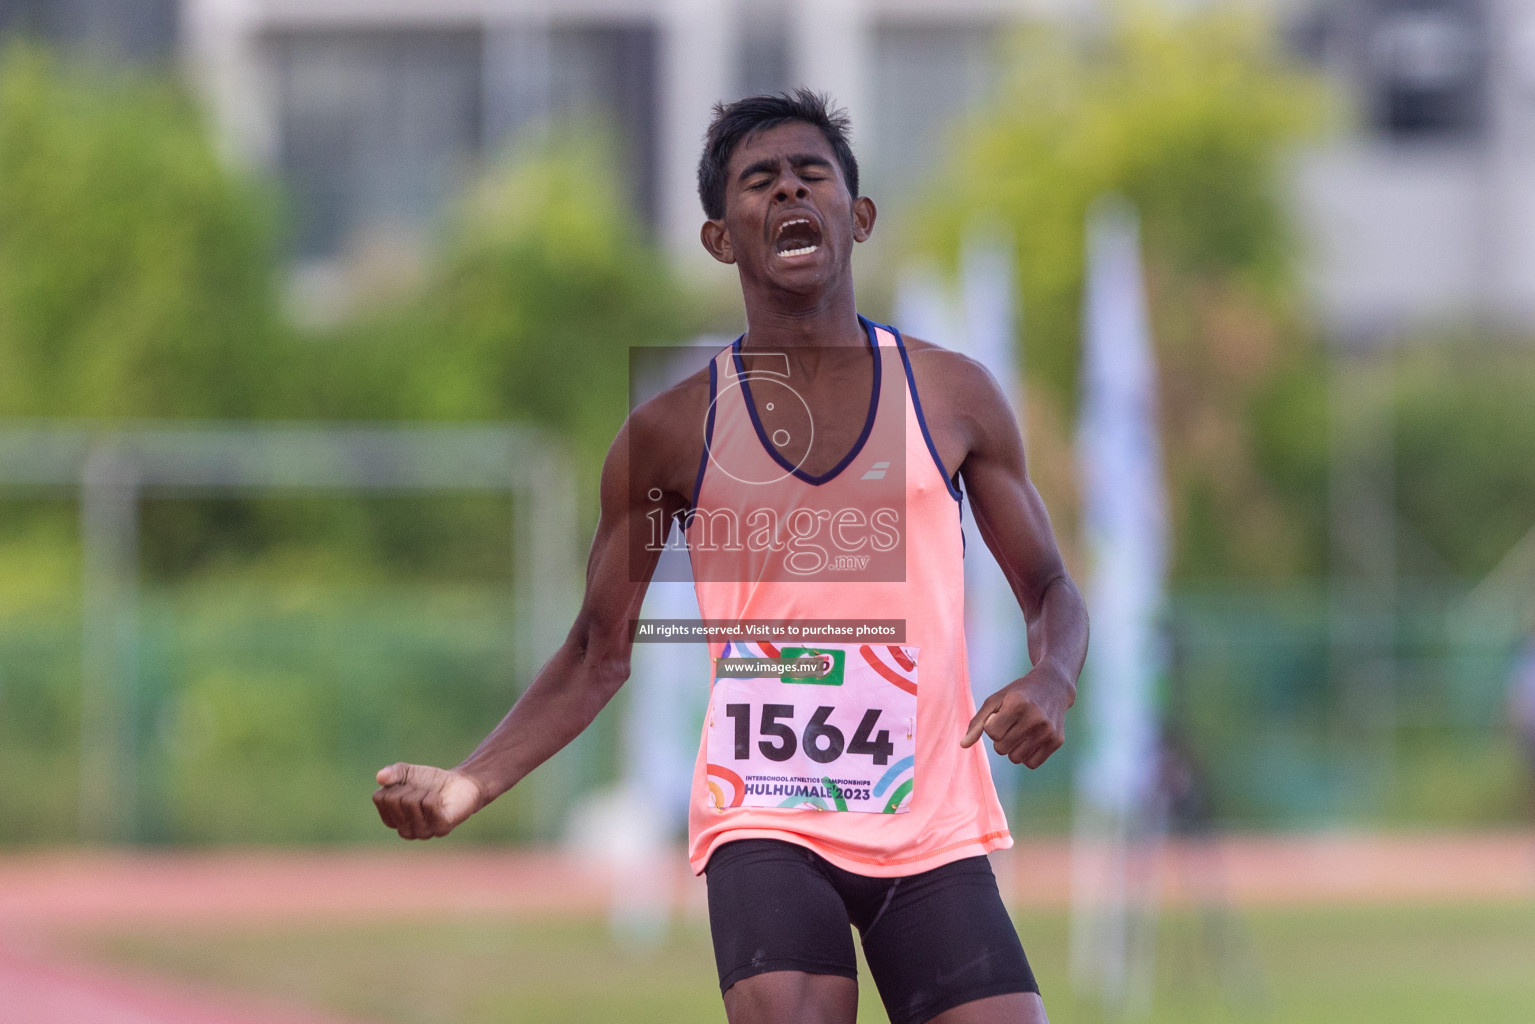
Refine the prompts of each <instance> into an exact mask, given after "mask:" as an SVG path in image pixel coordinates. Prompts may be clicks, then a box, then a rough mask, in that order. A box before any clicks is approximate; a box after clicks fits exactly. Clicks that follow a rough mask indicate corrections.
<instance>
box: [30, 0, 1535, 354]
mask: <svg viewBox="0 0 1535 1024" xmlns="http://www.w3.org/2000/svg"><path fill="white" fill-rule="evenodd" d="M1168 2H1174V0H1168ZM1178 2H1181V3H1184V4H1194V3H1200V2H1203V3H1218V2H1233V3H1236V2H1251V3H1256V4H1262V5H1266V6H1269V7H1271V8H1272V9H1274V10H1276V11H1277V13H1278V16H1279V20H1280V22H1281V24H1283V25H1285V26H1286V27H1287V30H1288V31H1289V34H1290V37H1291V39H1292V41H1293V43H1294V47H1295V49H1296V51H1297V52H1298V53H1299V54H1301V55H1304V56H1305V57H1306V58H1308V59H1310V60H1312V61H1314V62H1315V63H1316V64H1318V65H1319V66H1321V67H1323V68H1325V69H1326V70H1327V71H1328V73H1329V74H1330V75H1331V76H1332V77H1333V78H1334V79H1335V80H1336V81H1337V82H1338V83H1339V84H1341V85H1342V86H1343V87H1344V89H1345V91H1346V92H1347V93H1348V94H1350V95H1351V96H1352V97H1353V99H1354V100H1355V101H1356V102H1355V104H1354V106H1355V108H1356V109H1357V110H1358V111H1360V112H1362V114H1363V123H1362V125H1361V126H1360V128H1359V130H1357V131H1350V132H1348V133H1346V134H1345V135H1344V136H1343V137H1342V138H1340V139H1338V140H1337V141H1334V142H1330V143H1328V144H1326V145H1325V146H1323V147H1320V148H1317V149H1313V150H1311V151H1308V152H1306V153H1303V154H1299V155H1298V158H1297V160H1296V165H1295V172H1294V181H1295V192H1294V195H1295V199H1296V203H1297V209H1298V211H1299V213H1300V215H1301V220H1302V224H1303V227H1304V229H1305V236H1306V237H1305V241H1306V243H1307V248H1308V257H1309V258H1308V264H1307V265H1308V272H1309V276H1310V280H1311V282H1312V288H1313V292H1314V295H1315V296H1316V298H1317V300H1318V303H1319V308H1320V309H1321V310H1322V312H1323V315H1324V317H1325V319H1326V321H1327V324H1328V326H1329V328H1330V331H1331V333H1332V334H1333V335H1334V336H1335V337H1337V338H1339V339H1340V340H1343V341H1345V342H1362V343H1368V342H1371V341H1375V340H1379V339H1383V338H1389V337H1392V336H1395V335H1397V334H1399V333H1401V332H1402V331H1404V330H1408V329H1413V328H1420V327H1423V326H1431V325H1433V324H1435V323H1438V322H1445V323H1462V324H1463V323H1468V322H1470V323H1479V324H1482V325H1484V326H1493V327H1501V326H1506V327H1510V328H1513V329H1519V330H1523V329H1528V328H1530V327H1532V326H1535V173H1532V172H1535V0H1178ZM1101 9H1102V3H1100V2H1099V0H753V2H750V3H748V2H744V0H0V28H4V27H6V26H16V25H20V26H23V27H27V28H30V29H31V30H33V31H36V32H41V33H42V34H44V35H48V36H51V37H54V38H58V39H62V40H66V41H69V42H75V43H80V42H84V43H87V44H91V45H95V46H96V47H97V48H98V49H101V50H104V51H108V52H115V53H121V54H124V55H127V56H131V57H140V58H142V57H145V56H148V57H155V56H158V55H161V54H164V53H167V52H170V51H171V50H172V49H173V48H174V49H179V50H180V52H181V53H182V54H183V55H184V56H185V58H186V59H187V61H188V62H189V64H190V65H191V66H192V67H193V68H194V70H195V72H196V74H197V77H198V80H199V82H200V84H201V87H202V88H203V89H204V90H205V92H206V94H207V96H208V97H209V100H210V102H211V105H212V107H213V109H214V112H215V120H216V122H217V124H218V127H219V131H220V134H221V137H222V140H223V142H224V145H225V148H226V150H227V151H228V152H229V153H230V154H231V156H234V157H236V158H238V159H241V160H244V161H248V162H251V163H253V164H254V165H256V166H259V167H263V168H266V169H269V170H273V171H275V172H277V173H278V174H279V175H280V176H281V177H282V178H283V179H284V181H285V182H286V184H287V186H288V188H289V190H290V193H291V195H292V197H293V203H294V214H295V220H296V225H295V226H296V232H297V237H296V238H295V240H294V244H295V255H296V256H297V257H298V259H299V261H300V263H301V264H306V263H307V264H319V265H323V264H325V263H326V262H329V261H333V260H334V258H335V257H336V256H338V255H340V254H344V253H346V252H349V251H353V250H355V249H356V248H357V247H358V246H359V245H362V244H365V243H366V242H367V241H368V240H369V239H370V238H374V237H378V236H385V237H399V236H402V235H403V236H404V237H411V236H413V235H414V236H420V235H421V234H423V233H425V232H428V231H430V229H431V226H432V225H433V224H434V223H435V221H436V220H437V218H438V217H439V215H440V212H441V210H442V207H443V203H444V202H445V200H447V199H448V198H449V197H450V196H451V195H453V194H454V193H455V192H456V191H457V190H458V188H459V187H460V186H461V184H462V183H463V182H464V180H465V179H466V177H467V176H468V175H469V174H471V173H472V171H473V168H474V166H475V165H476V164H477V162H478V161H479V160H481V159H482V158H483V157H484V156H486V155H487V154H493V153H495V152H497V151H499V150H500V149H502V148H503V147H505V146H506V145H508V144H509V143H511V142H513V141H514V140H515V139H516V138H517V137H518V135H519V134H520V133H523V132H526V131H529V130H533V129H534V128H535V126H537V125H539V124H540V123H543V122H545V121H547V120H548V119H550V118H552V117H559V116H564V115H570V114H586V115H589V116H591V117H594V118H598V119H602V120H604V121H606V122H607V123H608V124H609V125H611V126H612V127H613V128H614V129H615V130H616V132H617V135H618V138H619V141H620V145H621V146H622V147H623V150H624V153H623V156H624V167H625V172H626V177H625V181H626V183H627V185H628V187H629V188H630V189H631V192H632V195H633V198H634V201H635V203H636V205H637V208H638V209H639V210H640V212H641V213H642V214H643V215H644V217H645V218H646V220H647V221H648V222H649V223H650V224H651V225H652V226H653V227H654V228H655V229H656V231H657V233H658V235H659V236H660V237H662V238H663V239H664V240H665V241H666V242H667V243H668V244H669V246H670V247H671V248H672V249H673V251H675V252H676V253H677V254H678V255H679V257H680V258H682V259H684V260H702V259H704V256H703V254H702V251H701V249H700V247H699V246H698V244H697V230H698V224H699V221H700V216H701V215H700V212H699V209H698V201H697V198H696V196H695V193H694V184H693V182H694V167H695V164H696V161H697V158H698V151H699V144H700V140H701V137H702V134H703V131H704V127H705V124H706V123H707V120H708V117H709V112H710V107H711V106H712V104H713V103H714V102H715V101H716V100H719V99H722V98H725V99H728V98H733V97H737V96H742V95H746V94H748V93H751V92H759V91H769V90H777V89H781V88H784V87H787V86H790V85H794V84H800V83H804V84H808V85H810V86H812V87H814V88H817V89H825V90H828V91H829V92H831V93H832V95H833V96H834V97H835V98H836V99H837V100H838V101H839V102H841V103H843V104H845V105H846V106H847V107H848V108H849V109H850V111H851V112H852V114H853V117H854V125H855V129H856V138H855V144H856V145H857V148H858V152H859V157H860V161H861V163H862V164H863V166H864V168H865V170H864V174H865V178H866V182H867V185H866V191H869V192H870V193H871V194H874V195H878V196H883V197H886V198H887V200H888V199H896V198H897V197H899V196H900V195H901V194H902V193H904V192H906V191H907V189H906V186H908V185H909V184H911V183H912V182H913V181H915V179H917V178H918V177H920V176H921V175H922V174H923V173H924V172H925V171H927V170H928V169H930V168H931V167H932V166H933V164H934V163H935V162H936V161H937V160H939V159H940V158H941V157H942V155H943V151H944V150H943V129H944V126H945V125H946V123H947V122H948V121H949V120H950V119H951V118H952V117H953V116H954V115H956V114H958V113H961V112H963V111H964V110H966V109H967V108H968V107H971V106H973V105H974V104H976V103H978V102H980V101H983V100H984V99H985V98H986V97H987V96H988V94H989V93H990V91H991V90H992V88H993V87H994V84H995V82H996V81H997V78H998V73H999V71H1000V61H1001V59H1002V55H1001V52H1000V49H999V47H998V45H997V43H998V41H999V39H1000V38H1002V36H1003V34H1004V33H1005V31H1006V30H1007V29H1008V28H1009V27H1011V26H1015V25H1019V24H1024V23H1028V22H1030V21H1039V20H1056V19H1074V18H1091V17H1093V16H1094V14H1095V12H1097V11H1099V10H1101Z"/></svg>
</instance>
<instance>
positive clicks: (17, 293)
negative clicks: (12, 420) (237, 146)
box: [0, 43, 275, 417]
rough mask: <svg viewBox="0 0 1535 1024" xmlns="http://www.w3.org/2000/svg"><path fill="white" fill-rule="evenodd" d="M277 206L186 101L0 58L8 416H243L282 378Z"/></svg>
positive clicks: (155, 81)
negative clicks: (274, 345)
mask: <svg viewBox="0 0 1535 1024" xmlns="http://www.w3.org/2000/svg"><path fill="white" fill-rule="evenodd" d="M272 209H273V207H272V204H271V202H270V200H269V197H268V196H266V195H264V194H262V192H261V191H260V190H259V189H258V188H257V187H256V186H255V185H254V184H253V183H251V182H249V181H246V180H245V179H243V178H241V177H239V176H238V175H234V174H231V173H230V172H229V171H228V170H227V169H226V168H225V167H223V166H222V165H221V164H220V162H219V160H218V159H217V156H216V154H215V153H214V151H213V148H212V146H211V144H210V143H209V139H208V133H207V131H206V130H205V127H204V124H203V121H202V118H201V117H200V116H199V114H198V112H197V110H196V108H195V107H194V105H193V103H192V102H191V100H190V98H189V97H188V96H187V94H186V93H185V92H184V91H183V90H182V89H181V88H179V87H178V86H176V85H175V84H174V83H172V82H170V81H167V80H165V79H163V78H159V77H147V76H139V75H137V74H134V73H132V72H128V71H124V70H121V69H116V70H110V71H108V70H105V69H99V68H91V69H86V68H84V67H81V66H79V65H66V64H65V63H64V62H63V61H61V60H60V59H59V58H56V57H54V56H51V55H49V54H48V53H47V52H45V51H43V50H41V49H38V48H35V47H33V46H31V45H28V44H22V43H13V44H11V45H9V46H8V47H7V48H6V49H5V51H4V53H3V55H0V414H3V415H23V416H91V417H120V416H134V417H165V416H207V417H220V416H246V415H251V414H253V413H255V412H257V411H258V410H260V409H261V407H262V405H263V398H264V397H265V396H266V395H267V393H269V392H270V390H271V388H270V386H269V383H268V382H269V381H270V380H271V379H272V376H273V374H274V371H275V367H274V365H273V361H272V351H271V345H270V342H271V339H272V334H273V328H274V309H275V306H274V303H273V298H274V294H273V282H274V270H275V263H274V261H273V258H272V257H273V250H272V245H273V241H274V234H273V231H272V226H271V225H272V223H273V218H272V215H271V214H272Z"/></svg>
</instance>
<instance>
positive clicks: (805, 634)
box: [685, 318, 1012, 876]
mask: <svg viewBox="0 0 1535 1024" xmlns="http://www.w3.org/2000/svg"><path fill="white" fill-rule="evenodd" d="M860 320H861V321H862V323H863V324H864V326H865V329H866V330H867V331H868V335H869V344H870V349H869V350H868V353H869V354H870V355H872V357H873V358H872V362H873V372H874V386H873V389H872V394H871V396H870V401H869V406H868V412H867V416H866V419H865V423H864V429H863V432H862V434H861V436H860V437H859V439H858V441H857V442H856V443H855V444H854V445H853V447H852V449H851V450H850V451H849V452H848V453H847V455H846V457H845V458H843V459H842V461H841V462H840V463H839V464H838V465H837V466H836V467H834V468H833V469H832V470H830V471H829V472H827V473H825V474H824V475H822V476H819V477H816V476H812V475H810V474H808V473H806V472H803V471H802V470H800V469H799V468H797V467H795V466H794V465H793V464H792V463H790V462H789V461H788V460H787V458H785V457H784V455H783V454H782V452H780V451H779V448H780V447H785V446H787V445H786V442H787V440H788V439H787V437H785V436H778V435H781V434H782V431H774V432H772V433H770V431H769V429H768V427H767V426H765V425H764V423H763V420H762V418H761V417H760V415H759V409H768V408H772V406H769V404H768V403H770V402H774V403H776V402H787V403H790V411H791V413H794V412H795V410H796V409H797V410H798V412H797V413H795V414H796V415H802V416H803V417H804V420H805V422H806V424H807V426H808V428H810V429H813V423H812V422H811V421H810V420H809V407H808V405H804V403H803V400H802V399H799V398H798V396H797V394H796V393H795V392H794V390H793V383H794V382H793V381H792V379H789V378H788V377H787V362H786V361H785V362H784V364H783V365H784V367H785V371H784V372H782V373H774V372H771V366H772V365H773V363H772V360H771V357H767V356H759V357H758V358H757V359H755V360H754V362H753V370H752V372H750V373H748V372H747V369H746V365H745V363H744V362H743V361H742V359H741V354H740V346H741V341H740V340H739V339H738V340H737V341H736V343H735V344H734V345H732V346H731V347H730V348H728V349H726V350H724V351H722V352H721V353H720V354H719V355H718V356H716V357H715V360H714V362H713V364H712V365H711V367H710V386H711V392H712V394H711V399H712V403H711V405H710V410H709V416H708V422H707V426H706V440H707V443H706V446H705V454H704V458H703V460H702V463H701V465H700V467H699V475H698V482H697V485H696V487H695V495H694V507H693V511H692V512H690V513H689V516H688V518H687V520H686V523H685V525H686V537H687V541H688V548H689V556H690V558H691V561H692V565H693V574H694V579H695V587H696V590H697V595H698V605H699V609H700V612H701V613H702V615H703V617H704V619H706V620H731V621H736V620H772V621H774V622H778V623H783V624H784V625H783V626H782V627H781V628H779V629H778V630H777V631H775V632H774V635H773V636H772V637H764V638H761V639H759V640H756V641H754V642H746V643H743V642H741V641H731V642H725V641H723V640H720V641H715V642H712V643H710V645H709V653H710V655H711V665H712V667H713V670H712V672H711V686H710V700H709V708H708V713H707V715H706V718H705V724H704V735H703V742H702V743H701V745H700V749H699V754H698V760H697V762H696V764H695V766H694V771H693V784H692V792H691V806H690V809H689V815H688V855H689V860H690V862H691V865H692V867H693V870H694V871H695V872H700V873H701V872H702V871H703V870H704V867H705V865H706V864H707V863H708V860H709V856H710V854H711V853H712V852H713V851H714V848H715V847H716V846H718V845H719V844H721V843H724V842H729V841H730V840H734V839H748V838H769V839H781V840H785V841H787V842H791V843H797V844H799V845H801V846H805V847H808V848H810V849H811V850H814V851H815V852H816V853H818V854H820V855H821V856H823V857H825V858H826V859H827V860H829V861H831V862H832V863H833V864H836V865H837V866H839V867H841V868H844V869H845V870H848V871H854V872H857V873H859V874H864V875H876V876H895V875H909V874H914V873H916V872H919V871H926V870H928V869H931V868H935V867H938V866H940V865H942V864H946V863H948V862H950V861H954V860H958V859H960V858H963V857H970V856H975V855H978V854H984V853H987V852H988V851H991V850H994V849H999V848H1005V847H1008V846H1011V845H1012V839H1011V836H1010V835H1009V833H1008V830H1007V822H1006V819H1005V818H1004V816H1003V813H1002V808H1001V806H1000V804H999V803H998V802H997V797H996V790H995V789H994V788H993V786H992V781H991V773H990V769H989V767H988V765H987V761H986V754H985V750H984V747H983V744H984V743H985V742H986V740H985V739H984V737H983V739H982V741H981V743H977V744H976V745H975V746H972V747H970V748H969V749H964V748H961V747H960V745H959V741H960V739H961V737H963V735H964V732H965V728H966V726H967V725H968V724H969V721H970V718H971V717H972V716H973V715H974V713H975V704H974V701H973V700H972V698H971V695H970V680H969V671H968V667H967V664H966V657H965V634H964V570H963V562H962V557H963V540H962V534H961V529H960V507H959V502H960V493H959V491H958V490H957V489H956V488H955V487H954V485H953V483H951V482H950V480H949V479H947V478H946V477H945V475H944V473H943V470H942V469H941V468H940V463H939V460H938V455H937V452H936V449H935V448H934V447H933V443H932V440H931V438H930V437H929V435H928V431H927V427H926V424H925V422H924V421H923V419H922V407H921V404H920V402H919V400H918V396H917V392H916V387H915V385H914V383H913V378H912V373H911V363H910V360H909V358H908V357H907V354H906V349H905V345H904V344H903V343H902V341H901V337H900V335H899V333H898V332H896V331H895V330H894V329H893V328H889V327H885V326H883V325H877V324H874V323H872V322H870V321H868V320H864V319H863V318H860ZM764 366H767V367H769V370H763V369H762V367H764ZM796 402H798V403H800V405H801V406H803V408H802V409H800V408H799V407H798V406H795V405H794V403H796ZM784 415H785V414H784V413H783V412H782V411H780V412H779V413H778V414H777V420H778V422H779V423H784V422H788V423H789V424H790V425H792V424H793V423H795V422H798V421H796V420H795V418H794V415H790V416H789V418H788V420H787V421H785V420H784ZM787 448H788V450H794V449H793V446H787ZM901 621H904V635H902V636H901V637H900V638H899V639H898V640H888V641H887V640H885V639H882V638H881V637H880V636H878V635H875V636H873V637H861V638H851V636H852V635H851V634H847V633H845V632H837V629H836V627H833V628H831V629H826V628H824V627H825V626H826V625H827V624H829V623H839V622H840V623H845V624H851V623H863V624H873V623H890V622H901Z"/></svg>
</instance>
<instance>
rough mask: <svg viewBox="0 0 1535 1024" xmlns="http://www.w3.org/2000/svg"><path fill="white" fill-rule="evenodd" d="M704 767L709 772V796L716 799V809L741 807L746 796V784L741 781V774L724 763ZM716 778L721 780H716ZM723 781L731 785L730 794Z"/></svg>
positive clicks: (707, 777) (726, 784) (707, 778)
mask: <svg viewBox="0 0 1535 1024" xmlns="http://www.w3.org/2000/svg"><path fill="white" fill-rule="evenodd" d="M704 768H705V770H706V771H707V772H708V775H707V776H706V781H707V782H708V783H709V796H710V797H712V798H713V800H714V809H715V810H717V811H722V810H724V809H725V808H727V807H740V806H741V801H742V800H743V799H745V797H746V784H745V783H744V782H742V781H741V776H739V775H737V774H736V773H735V772H733V771H731V770H730V769H729V768H726V767H724V766H722V765H717V764H709V765H705V766H704ZM716 779H718V780H719V781H718V782H716V781H715V780H716ZM721 782H722V783H724V784H725V786H729V787H730V789H729V790H728V794H729V795H728V796H727V790H726V789H725V786H721V785H720V783H721Z"/></svg>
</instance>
